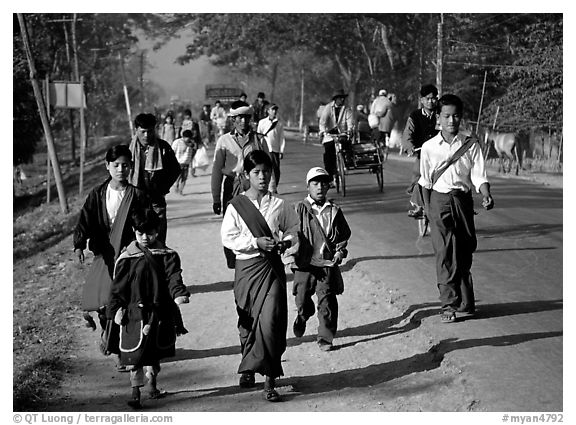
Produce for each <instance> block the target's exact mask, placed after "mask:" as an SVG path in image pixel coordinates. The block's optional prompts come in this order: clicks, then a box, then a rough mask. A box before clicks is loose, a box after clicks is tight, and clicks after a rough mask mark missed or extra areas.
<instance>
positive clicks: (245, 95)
mask: <svg viewBox="0 0 576 425" xmlns="http://www.w3.org/2000/svg"><path fill="white" fill-rule="evenodd" d="M242 96H244V97H248V95H247V94H246V93H244V92H242V93H240V96H238V97H242Z"/></svg>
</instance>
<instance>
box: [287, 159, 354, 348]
mask: <svg viewBox="0 0 576 425" xmlns="http://www.w3.org/2000/svg"><path fill="white" fill-rule="evenodd" d="M330 181H331V179H330V175H329V174H328V172H327V171H326V170H325V169H324V168H320V167H313V168H311V169H310V170H309V171H308V174H307V175H306V185H307V188H308V196H306V198H305V199H304V200H302V201H300V202H299V203H298V204H297V205H296V212H297V213H298V215H299V217H300V232H301V235H302V240H301V241H300V243H301V250H300V252H301V257H300V259H299V261H298V262H297V264H296V267H297V268H296V269H295V270H294V288H293V291H292V292H293V295H294V296H295V297H296V298H295V300H296V307H297V309H298V316H297V317H296V320H295V321H294V326H293V331H294V335H295V336H296V337H301V336H302V335H304V332H305V330H306V321H307V320H308V319H309V318H310V317H311V316H313V315H314V313H315V308H314V302H313V301H312V295H313V294H314V293H316V296H317V298H318V322H319V325H318V336H317V342H318V346H319V348H320V349H321V350H322V351H330V350H331V349H332V342H333V340H334V337H335V336H336V330H337V327H338V300H337V299H336V295H340V294H341V293H342V292H344V282H343V280H342V274H341V273H340V268H339V267H338V266H339V264H340V263H341V262H342V260H343V259H344V258H346V256H347V254H348V251H347V249H346V246H347V245H348V239H350V235H351V231H350V227H349V226H348V223H347V222H346V219H345V218H344V213H343V212H342V210H341V209H340V207H339V206H337V205H336V204H334V203H333V202H332V201H331V200H328V199H327V198H326V195H327V193H328V190H329V189H330Z"/></svg>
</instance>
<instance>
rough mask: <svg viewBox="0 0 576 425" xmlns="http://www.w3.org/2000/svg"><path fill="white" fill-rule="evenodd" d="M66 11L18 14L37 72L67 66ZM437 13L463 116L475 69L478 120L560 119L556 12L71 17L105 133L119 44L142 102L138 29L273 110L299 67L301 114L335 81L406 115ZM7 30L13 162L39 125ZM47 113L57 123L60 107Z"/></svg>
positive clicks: (528, 122)
mask: <svg viewBox="0 0 576 425" xmlns="http://www.w3.org/2000/svg"><path fill="white" fill-rule="evenodd" d="M71 17H72V14H61V15H56V14H27V15H26V18H27V19H28V20H29V22H30V25H29V26H30V31H31V39H32V41H33V50H34V55H35V58H36V60H37V68H38V71H39V73H40V78H44V76H45V75H50V78H51V79H60V80H65V79H69V78H70V76H71V75H72V60H71V52H70V49H71V47H70V46H71V44H70V31H71V30H70V24H69V23H68V24H64V23H62V22H57V21H56V18H66V19H71ZM440 22H443V24H442V28H443V39H442V45H443V50H444V58H443V73H442V81H443V92H444V93H448V92H450V93H454V94H457V95H459V96H460V97H462V99H463V100H464V103H465V105H466V111H465V113H466V115H467V116H468V118H470V119H473V120H475V119H476V118H477V116H478V112H479V106H480V98H481V95H482V82H483V78H484V75H485V73H486V76H487V84H486V92H485V95H484V102H483V105H484V106H483V111H482V115H481V122H482V124H491V123H492V122H493V120H494V117H495V114H496V110H498V111H499V112H498V122H497V126H498V127H502V128H504V127H507V128H516V129H520V128H529V127H530V128H533V127H540V128H543V127H547V126H553V127H555V128H561V127H562V90H563V69H562V55H563V50H562V43H563V35H562V31H563V16H562V14H497V13H491V14H414V13H408V14H400V13H390V14H366V13H357V14H344V13H334V14H297V13H282V14H269V13H268V14H266V13H263V14H241V13H230V14H222V13H220V14H214V13H212V14H209V13H206V14H78V23H77V34H78V47H79V48H78V54H79V60H80V64H79V66H80V73H81V74H82V75H84V76H85V79H86V85H87V87H86V91H87V93H88V94H89V96H88V102H89V108H88V113H89V117H88V119H89V122H90V125H91V128H93V129H99V131H101V132H104V133H107V132H110V131H114V129H117V128H119V126H122V125H123V126H124V127H125V128H126V129H127V125H126V123H125V120H126V118H125V110H124V100H123V97H122V89H121V78H119V76H120V69H119V59H118V55H119V53H120V52H121V54H122V56H123V57H124V59H125V61H126V72H127V80H128V82H129V84H128V90H129V92H130V95H131V98H132V99H136V105H133V107H135V108H138V107H141V108H147V109H149V108H150V105H151V104H152V103H153V101H154V98H155V93H157V89H156V88H155V87H153V85H152V84H151V83H148V84H147V86H146V89H145V91H143V90H142V89H143V88H144V84H143V81H142V76H143V75H142V74H143V73H144V72H145V69H146V66H147V64H146V60H145V56H144V55H143V54H142V53H143V52H142V51H140V50H139V48H138V38H139V37H142V36H146V37H148V38H150V39H153V40H154V41H155V46H154V48H155V49H158V48H161V47H162V46H163V45H164V44H165V43H166V42H167V41H169V40H170V39H172V38H175V37H179V36H181V35H182V34H187V35H192V42H191V43H190V44H188V45H187V47H186V50H185V51H183V52H181V54H179V55H177V56H176V57H175V58H174V60H175V62H177V63H180V64H182V65H184V64H186V63H188V62H190V61H193V60H195V59H198V58H200V57H203V56H204V57H208V58H209V59H210V61H211V62H212V64H214V65H216V66H219V67H225V68H227V69H230V70H231V71H230V72H231V74H233V75H236V76H237V78H238V81H250V80H251V79H253V80H254V81H258V87H259V90H258V91H266V92H267V93H268V94H269V95H270V96H269V97H270V98H272V99H273V100H275V101H277V102H280V103H281V104H282V108H283V114H284V116H287V117H292V118H295V117H296V116H297V114H298V112H299V103H300V90H299V89H300V84H301V76H303V77H304V84H305V99H304V106H305V115H306V116H307V117H309V119H310V120H313V119H314V117H315V111H316V108H317V105H318V103H319V102H321V101H324V102H326V101H328V100H330V98H331V96H332V93H333V91H334V90H336V89H339V88H344V89H345V90H346V91H347V92H349V93H350V97H349V100H350V103H351V104H353V105H354V104H358V103H361V104H365V105H366V104H368V103H369V102H370V100H371V98H372V96H374V94H375V93H376V92H377V91H378V90H379V89H381V88H386V89H387V90H388V92H395V93H396V94H397V96H398V99H399V100H400V110H401V114H400V115H405V114H407V112H409V109H412V108H414V107H416V102H417V99H418V91H419V88H420V86H421V85H422V84H428V83H432V84H434V83H435V81H436V71H437V64H436V60H437V46H438V39H437V29H438V24H439V23H440ZM14 28H15V30H14V56H13V57H14V60H13V68H14V77H13V78H14V80H13V81H14V134H15V139H14V140H15V142H14V147H15V149H14V162H15V163H20V162H25V161H27V160H29V158H30V156H29V155H28V153H29V152H30V149H31V144H33V141H34V140H37V139H38V138H39V137H40V135H39V133H38V130H37V129H40V126H39V125H38V118H37V113H35V112H34V111H35V105H34V104H33V97H32V95H31V93H32V90H31V87H30V83H29V81H27V80H28V75H27V70H26V66H25V65H26V63H25V57H24V55H23V53H22V46H21V41H20V38H19V37H20V34H19V30H18V26H17V25H15V27H14ZM276 99H277V100H276ZM498 107H499V108H498ZM56 113H57V114H58V113H59V112H56ZM57 118H58V119H56V120H55V122H60V123H65V122H66V118H65V117H63V116H62V113H61V112H60V116H58V117H57ZM401 118H402V117H401Z"/></svg>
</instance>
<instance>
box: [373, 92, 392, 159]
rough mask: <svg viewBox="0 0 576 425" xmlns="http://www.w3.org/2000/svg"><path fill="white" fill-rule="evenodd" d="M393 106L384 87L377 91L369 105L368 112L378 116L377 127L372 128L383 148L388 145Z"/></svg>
mask: <svg viewBox="0 0 576 425" xmlns="http://www.w3.org/2000/svg"><path fill="white" fill-rule="evenodd" d="M393 107H394V105H393V104H392V101H391V100H390V97H389V95H388V92H387V91H386V90H385V89H382V90H380V91H379V92H378V96H377V97H376V98H375V99H374V101H373V102H372V105H371V106H370V114H372V115H375V116H376V117H378V127H376V128H375V129H374V132H375V134H376V137H375V139H376V141H377V142H378V144H379V145H380V146H382V147H383V148H385V147H386V146H387V145H388V139H389V138H390V132H391V131H392V128H393V127H394V121H395V120H394V117H393V111H392V109H393Z"/></svg>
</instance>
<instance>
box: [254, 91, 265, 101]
mask: <svg viewBox="0 0 576 425" xmlns="http://www.w3.org/2000/svg"><path fill="white" fill-rule="evenodd" d="M256 97H259V98H260V99H264V98H265V97H266V95H265V94H264V93H263V92H258V96H256Z"/></svg>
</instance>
